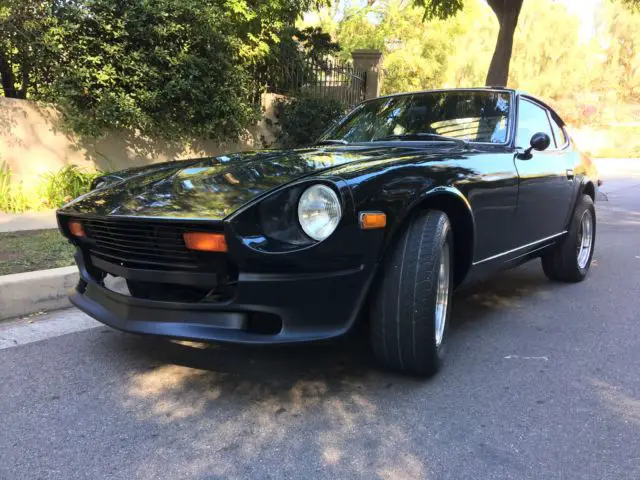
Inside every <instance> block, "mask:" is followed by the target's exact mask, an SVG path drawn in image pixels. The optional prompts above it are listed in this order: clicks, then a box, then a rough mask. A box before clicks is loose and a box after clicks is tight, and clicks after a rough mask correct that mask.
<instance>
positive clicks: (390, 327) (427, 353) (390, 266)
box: [371, 210, 453, 376]
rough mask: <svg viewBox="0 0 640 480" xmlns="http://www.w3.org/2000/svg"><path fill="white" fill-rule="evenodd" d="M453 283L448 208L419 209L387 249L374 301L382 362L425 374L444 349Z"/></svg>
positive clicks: (375, 340)
mask: <svg viewBox="0 0 640 480" xmlns="http://www.w3.org/2000/svg"><path fill="white" fill-rule="evenodd" d="M452 288H453V236H452V232H451V224H450V223H449V218H448V217H447V215H446V214H445V213H444V212H441V211H437V210H430V211H426V212H421V213H419V214H418V215H416V216H415V217H414V218H413V219H412V221H411V222H410V224H409V225H408V227H407V228H406V229H405V230H404V231H403V232H402V234H401V235H400V237H399V239H398V241H397V242H396V244H395V245H394V246H393V248H392V250H391V251H390V252H389V255H387V259H386V260H385V263H384V266H383V271H382V278H381V281H380V284H379V286H378V289H377V292H376V295H375V297H374V298H373V300H372V305H371V344H372V347H373V351H374V353H375V355H376V357H377V358H378V360H379V361H380V363H381V364H382V365H383V366H385V367H387V368H390V369H392V370H396V371H400V372H405V373H411V374H415V375H421V376H430V375H433V374H435V373H436V372H437V371H438V370H439V368H440V363H441V361H442V357H443V354H444V345H445V340H446V336H447V331H448V327H449V316H450V313H451V308H450V306H451V297H452Z"/></svg>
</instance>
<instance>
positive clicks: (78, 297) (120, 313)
mask: <svg viewBox="0 0 640 480" xmlns="http://www.w3.org/2000/svg"><path fill="white" fill-rule="evenodd" d="M76 260H77V263H78V267H79V270H80V277H81V279H80V282H79V284H78V286H77V287H76V289H75V290H74V291H73V292H71V294H70V296H69V299H70V300H71V303H73V304H74V305H75V306H76V307H78V308H79V309H80V310H82V311H84V312H85V313H87V314H89V315H90V316H92V317H93V318H95V319H96V320H98V321H100V322H102V323H104V324H106V325H109V326H111V327H113V328H117V329H119V330H123V331H126V332H131V333H140V334H150V335H160V336H166V337H171V338H181V339H190V340H203V341H220V342H232V343H244V344H280V343H295V342H307V341H316V340H323V339H329V338H333V337H337V336H340V335H343V334H344V333H346V332H347V331H348V330H349V329H350V328H351V327H352V326H353V324H354V323H355V321H356V318H357V316H358V313H359V311H360V309H361V306H362V304H363V303H364V301H365V297H366V295H367V292H368V290H369V286H370V284H371V282H372V279H373V276H374V274H375V270H376V265H375V264H364V265H361V266H359V267H357V268H352V269H347V270H340V271H332V272H323V273H304V274H299V273H298V274H288V273H277V274H274V273H268V274H259V273H244V274H243V273H240V274H239V277H238V284H237V287H236V291H235V295H234V297H233V298H232V299H231V300H228V301H226V302H220V303H204V302H199V303H180V302H167V301H155V300H143V299H140V298H134V297H130V296H127V295H124V294H121V293H116V292H114V291H112V290H109V289H107V288H106V287H104V286H102V285H101V284H99V283H98V282H96V280H95V279H94V278H93V277H92V276H91V275H90V274H89V272H88V271H87V269H86V268H85V265H84V261H83V259H82V255H76ZM264 315H268V316H270V318H274V317H277V318H279V320H280V322H281V328H280V331H279V332H278V333H275V334H261V333H255V328H254V327H255V326H256V324H259V322H260V319H261V318H262V316H264ZM258 326H259V325H258Z"/></svg>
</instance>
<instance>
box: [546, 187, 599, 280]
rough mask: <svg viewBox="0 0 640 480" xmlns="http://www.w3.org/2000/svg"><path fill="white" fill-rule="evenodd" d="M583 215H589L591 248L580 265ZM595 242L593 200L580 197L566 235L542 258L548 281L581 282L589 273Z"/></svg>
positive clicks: (585, 196) (587, 197)
mask: <svg viewBox="0 0 640 480" xmlns="http://www.w3.org/2000/svg"><path fill="white" fill-rule="evenodd" d="M585 215H591V220H592V223H591V225H592V229H591V248H590V251H589V255H588V258H587V261H586V264H585V263H583V264H582V265H580V262H579V261H578V248H579V247H580V246H581V243H582V219H583V218H584V216H585ZM595 242H596V210H595V207H594V205H593V200H592V199H591V197H590V196H589V195H582V198H580V200H579V201H578V204H577V205H576V209H575V211H574V213H573V218H572V219H571V224H570V225H569V230H568V232H567V235H565V237H564V238H563V239H562V240H561V241H560V242H559V243H558V244H557V245H556V246H555V247H553V249H552V250H550V251H548V252H547V253H545V254H544V255H543V256H542V269H543V270H544V273H545V275H546V276H547V278H549V279H550V280H559V281H562V282H581V281H582V280H584V279H585V278H586V276H587V273H589V267H590V266H591V259H592V258H593V251H594V249H595Z"/></svg>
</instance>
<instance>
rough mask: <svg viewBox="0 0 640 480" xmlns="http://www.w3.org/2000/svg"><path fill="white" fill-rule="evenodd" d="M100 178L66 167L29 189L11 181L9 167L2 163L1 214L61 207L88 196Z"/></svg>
mask: <svg viewBox="0 0 640 480" xmlns="http://www.w3.org/2000/svg"><path fill="white" fill-rule="evenodd" d="M98 175H99V173H98V172H85V171H83V170H81V169H79V168H78V167H76V166H75V165H67V166H65V167H63V168H62V169H60V170H59V171H58V172H55V173H48V174H45V175H43V176H42V177H39V178H37V179H35V181H34V182H33V183H32V184H31V185H29V186H26V185H25V184H24V183H23V182H12V181H11V170H10V169H9V165H7V163H6V162H3V163H2V164H0V212H8V213H22V212H25V211H27V210H42V209H47V208H58V207H61V206H62V205H64V204H65V203H66V202H68V201H70V200H72V199H74V198H76V197H79V196H80V195H82V194H84V193H86V192H88V191H89V188H90V187H91V182H92V181H93V179H94V178H96V177H97V176H98Z"/></svg>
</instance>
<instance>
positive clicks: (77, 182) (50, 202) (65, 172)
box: [41, 165, 99, 208]
mask: <svg viewBox="0 0 640 480" xmlns="http://www.w3.org/2000/svg"><path fill="white" fill-rule="evenodd" d="M98 175H99V173H97V172H84V171H82V170H80V169H79V168H78V167H77V166H75V165H67V166H65V167H63V168H62V169H60V170H59V171H58V172H55V173H48V174H46V175H44V178H43V182H42V187H41V188H42V192H41V199H42V200H43V203H44V205H45V206H46V207H49V208H57V207H61V206H62V205H64V204H65V203H67V202H69V201H71V200H73V199H74V198H76V197H79V196H80V195H83V194H85V193H87V192H88V191H89V189H90V188H91V182H92V181H93V180H94V179H95V178H96V177H97V176H98Z"/></svg>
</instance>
